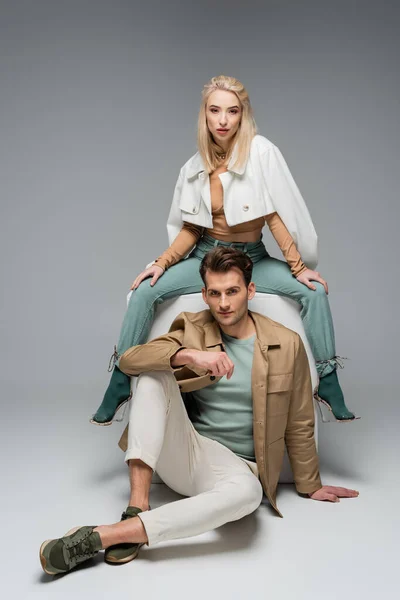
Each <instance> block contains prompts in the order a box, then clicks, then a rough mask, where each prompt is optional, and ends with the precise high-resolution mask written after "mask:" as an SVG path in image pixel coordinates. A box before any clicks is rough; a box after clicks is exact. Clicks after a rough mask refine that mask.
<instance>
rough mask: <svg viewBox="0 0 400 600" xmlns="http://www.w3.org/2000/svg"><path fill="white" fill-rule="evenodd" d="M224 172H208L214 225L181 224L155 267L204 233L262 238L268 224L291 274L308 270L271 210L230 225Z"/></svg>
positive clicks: (172, 258)
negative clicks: (262, 232) (222, 179)
mask: <svg viewBox="0 0 400 600" xmlns="http://www.w3.org/2000/svg"><path fill="white" fill-rule="evenodd" d="M225 171H227V168H226V166H225V165H221V167H218V169H216V170H215V171H214V172H213V173H211V174H210V193H211V213H212V217H213V227H212V229H208V228H205V227H201V226H200V225H193V224H192V223H186V222H184V223H183V226H182V229H181V231H180V232H179V234H178V235H177V236H176V238H175V240H174V241H173V242H172V244H171V245H170V247H169V248H167V250H165V252H163V253H162V254H161V256H159V257H158V258H157V259H156V261H155V262H156V263H157V266H159V267H162V268H163V269H164V270H166V269H168V268H169V267H171V266H172V265H174V264H176V263H177V262H179V261H180V260H182V259H183V258H184V257H185V256H186V255H187V254H188V253H189V251H190V250H191V249H192V248H193V246H195V245H196V244H197V242H198V240H199V239H200V237H201V236H202V235H203V233H204V232H206V233H207V234H209V235H211V236H212V237H213V238H215V239H217V240H222V241H228V242H257V241H258V240H259V239H260V237H261V230H262V228H263V227H264V224H265V223H267V225H268V227H269V229H270V231H271V233H272V235H273V236H274V238H275V240H276V242H277V244H278V246H279V248H280V249H281V251H282V254H283V256H284V258H285V260H286V262H287V263H288V265H289V267H290V269H291V271H292V273H293V275H294V276H295V277H297V276H298V275H300V273H302V272H303V271H305V270H306V269H307V267H306V265H305V264H304V263H303V262H302V260H301V256H300V254H299V252H298V250H297V248H296V245H295V243H294V241H293V238H292V236H291V235H290V233H289V232H288V230H287V229H286V227H285V225H284V223H283V221H282V219H281V218H280V216H279V215H278V213H276V212H274V213H271V214H269V215H267V216H266V217H259V218H258V219H253V220H252V221H247V222H246V223H240V224H239V225H234V226H233V227H229V225H228V223H227V222H226V219H225V213H224V199H223V194H224V190H223V187H222V183H221V180H220V178H219V177H218V175H219V174H220V173H223V172H225Z"/></svg>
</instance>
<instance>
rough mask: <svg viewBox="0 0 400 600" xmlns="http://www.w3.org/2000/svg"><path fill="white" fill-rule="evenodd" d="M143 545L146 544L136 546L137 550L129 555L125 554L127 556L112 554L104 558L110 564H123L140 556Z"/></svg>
mask: <svg viewBox="0 0 400 600" xmlns="http://www.w3.org/2000/svg"><path fill="white" fill-rule="evenodd" d="M142 546H144V544H139V546H138V547H137V548H136V550H135V552H133V553H132V554H129V556H125V558H113V557H112V556H111V557H107V558H104V561H105V562H106V563H108V564H110V565H123V564H125V563H128V562H130V561H131V560H134V559H135V558H136V557H137V556H138V554H139V550H140V548H141V547H142Z"/></svg>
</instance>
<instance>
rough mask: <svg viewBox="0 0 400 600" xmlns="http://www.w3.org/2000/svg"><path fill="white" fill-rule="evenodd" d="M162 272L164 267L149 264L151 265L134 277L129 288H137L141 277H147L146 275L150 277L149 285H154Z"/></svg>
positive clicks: (141, 279)
mask: <svg viewBox="0 0 400 600" xmlns="http://www.w3.org/2000/svg"><path fill="white" fill-rule="evenodd" d="M163 273H164V269H163V268H162V267H159V266H157V265H151V267H148V268H147V269H145V270H144V271H142V272H141V273H140V274H139V275H138V276H137V277H136V279H135V281H134V282H133V283H132V285H131V288H130V289H131V290H136V288H138V287H139V285H140V284H141V283H142V281H143V279H147V278H148V277H152V280H151V281H150V285H154V284H155V283H156V281H157V279H159V278H160V277H161V275H162V274H163Z"/></svg>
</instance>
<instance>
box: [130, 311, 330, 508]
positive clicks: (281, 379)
mask: <svg viewBox="0 0 400 600" xmlns="http://www.w3.org/2000/svg"><path fill="white" fill-rule="evenodd" d="M249 314H250V316H251V317H252V319H253V321H254V324H255V328H256V334H257V339H256V342H255V345H254V358H253V368H252V396H253V435H254V448H255V456H256V461H257V466H258V470H259V474H260V480H261V483H262V485H263V489H264V492H265V494H266V496H267V498H268V500H269V501H270V503H271V505H272V506H273V508H274V509H275V510H276V512H277V513H278V514H279V516H282V514H281V513H280V512H279V510H278V508H277V506H276V488H277V484H278V480H279V474H280V471H281V468H282V461H283V456H284V449H285V444H286V448H287V451H288V454H289V459H290V464H291V467H292V471H293V476H294V481H295V485H296V489H297V491H298V492H299V493H302V494H307V493H312V492H314V491H316V490H317V489H319V488H320V487H321V486H322V484H321V480H320V476H319V470H318V456H317V452H316V447H315V440H314V407H313V401H312V387H311V379H310V371H309V366H308V359H307V355H306V352H305V349H304V346H303V342H302V341H301V339H300V336H299V335H298V334H297V333H295V332H294V331H291V330H290V329H287V328H286V327H284V326H283V325H280V324H279V323H276V322H275V321H272V320H271V319H268V318H267V317H264V316H263V315H260V314H258V313H255V312H250V311H249ZM181 348H190V349H195V350H202V351H208V352H220V351H223V350H224V346H223V343H222V340H221V334H220V329H219V326H218V324H217V322H216V321H215V320H214V318H213V316H212V315H211V312H210V311H209V310H203V311H202V312H199V313H189V312H183V313H181V314H180V315H178V317H177V318H176V319H175V320H174V322H173V323H172V325H171V328H170V330H169V332H168V333H167V334H165V335H162V336H160V337H158V338H156V339H154V340H151V341H150V342H148V343H147V344H143V345H139V346H133V347H132V348H130V349H129V350H127V351H126V352H125V353H124V354H123V355H122V356H121V358H120V361H119V368H120V369H121V370H122V371H123V372H124V373H126V374H127V375H139V374H140V373H143V372H146V371H173V372H174V374H175V378H176V380H177V382H178V385H179V388H180V389H181V391H182V392H191V391H194V390H198V389H201V388H203V387H205V386H207V385H211V384H212V383H214V381H217V380H218V379H219V378H218V377H214V376H210V375H208V374H207V373H206V372H205V371H204V370H200V369H193V370H192V369H189V368H188V367H187V366H184V367H179V368H175V369H174V368H173V367H171V357H172V356H173V355H174V354H175V353H176V352H177V351H178V350H179V349H181ZM119 445H120V447H121V449H122V450H124V451H125V450H126V447H127V428H126V429H125V431H124V433H123V434H122V437H121V439H120V441H119Z"/></svg>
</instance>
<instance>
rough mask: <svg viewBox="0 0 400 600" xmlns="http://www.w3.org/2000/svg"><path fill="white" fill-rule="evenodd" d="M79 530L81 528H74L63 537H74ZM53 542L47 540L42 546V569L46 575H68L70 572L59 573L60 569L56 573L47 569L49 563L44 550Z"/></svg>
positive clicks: (40, 554)
mask: <svg viewBox="0 0 400 600" xmlns="http://www.w3.org/2000/svg"><path fill="white" fill-rule="evenodd" d="M78 529H80V527H74V528H73V529H70V530H69V531H67V533H65V534H64V535H63V537H65V536H67V535H72V534H73V533H75V531H77V530H78ZM52 541H53V540H46V541H44V542H43V544H42V545H41V546H40V550H39V558H40V564H41V565H42V569H43V571H44V572H45V573H47V575H59V574H60V573H68V571H59V570H58V569H57V570H56V571H50V570H49V569H48V567H47V561H46V557H45V556H44V554H43V551H44V549H45V548H46V546H47V544H49V543H50V542H52Z"/></svg>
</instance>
